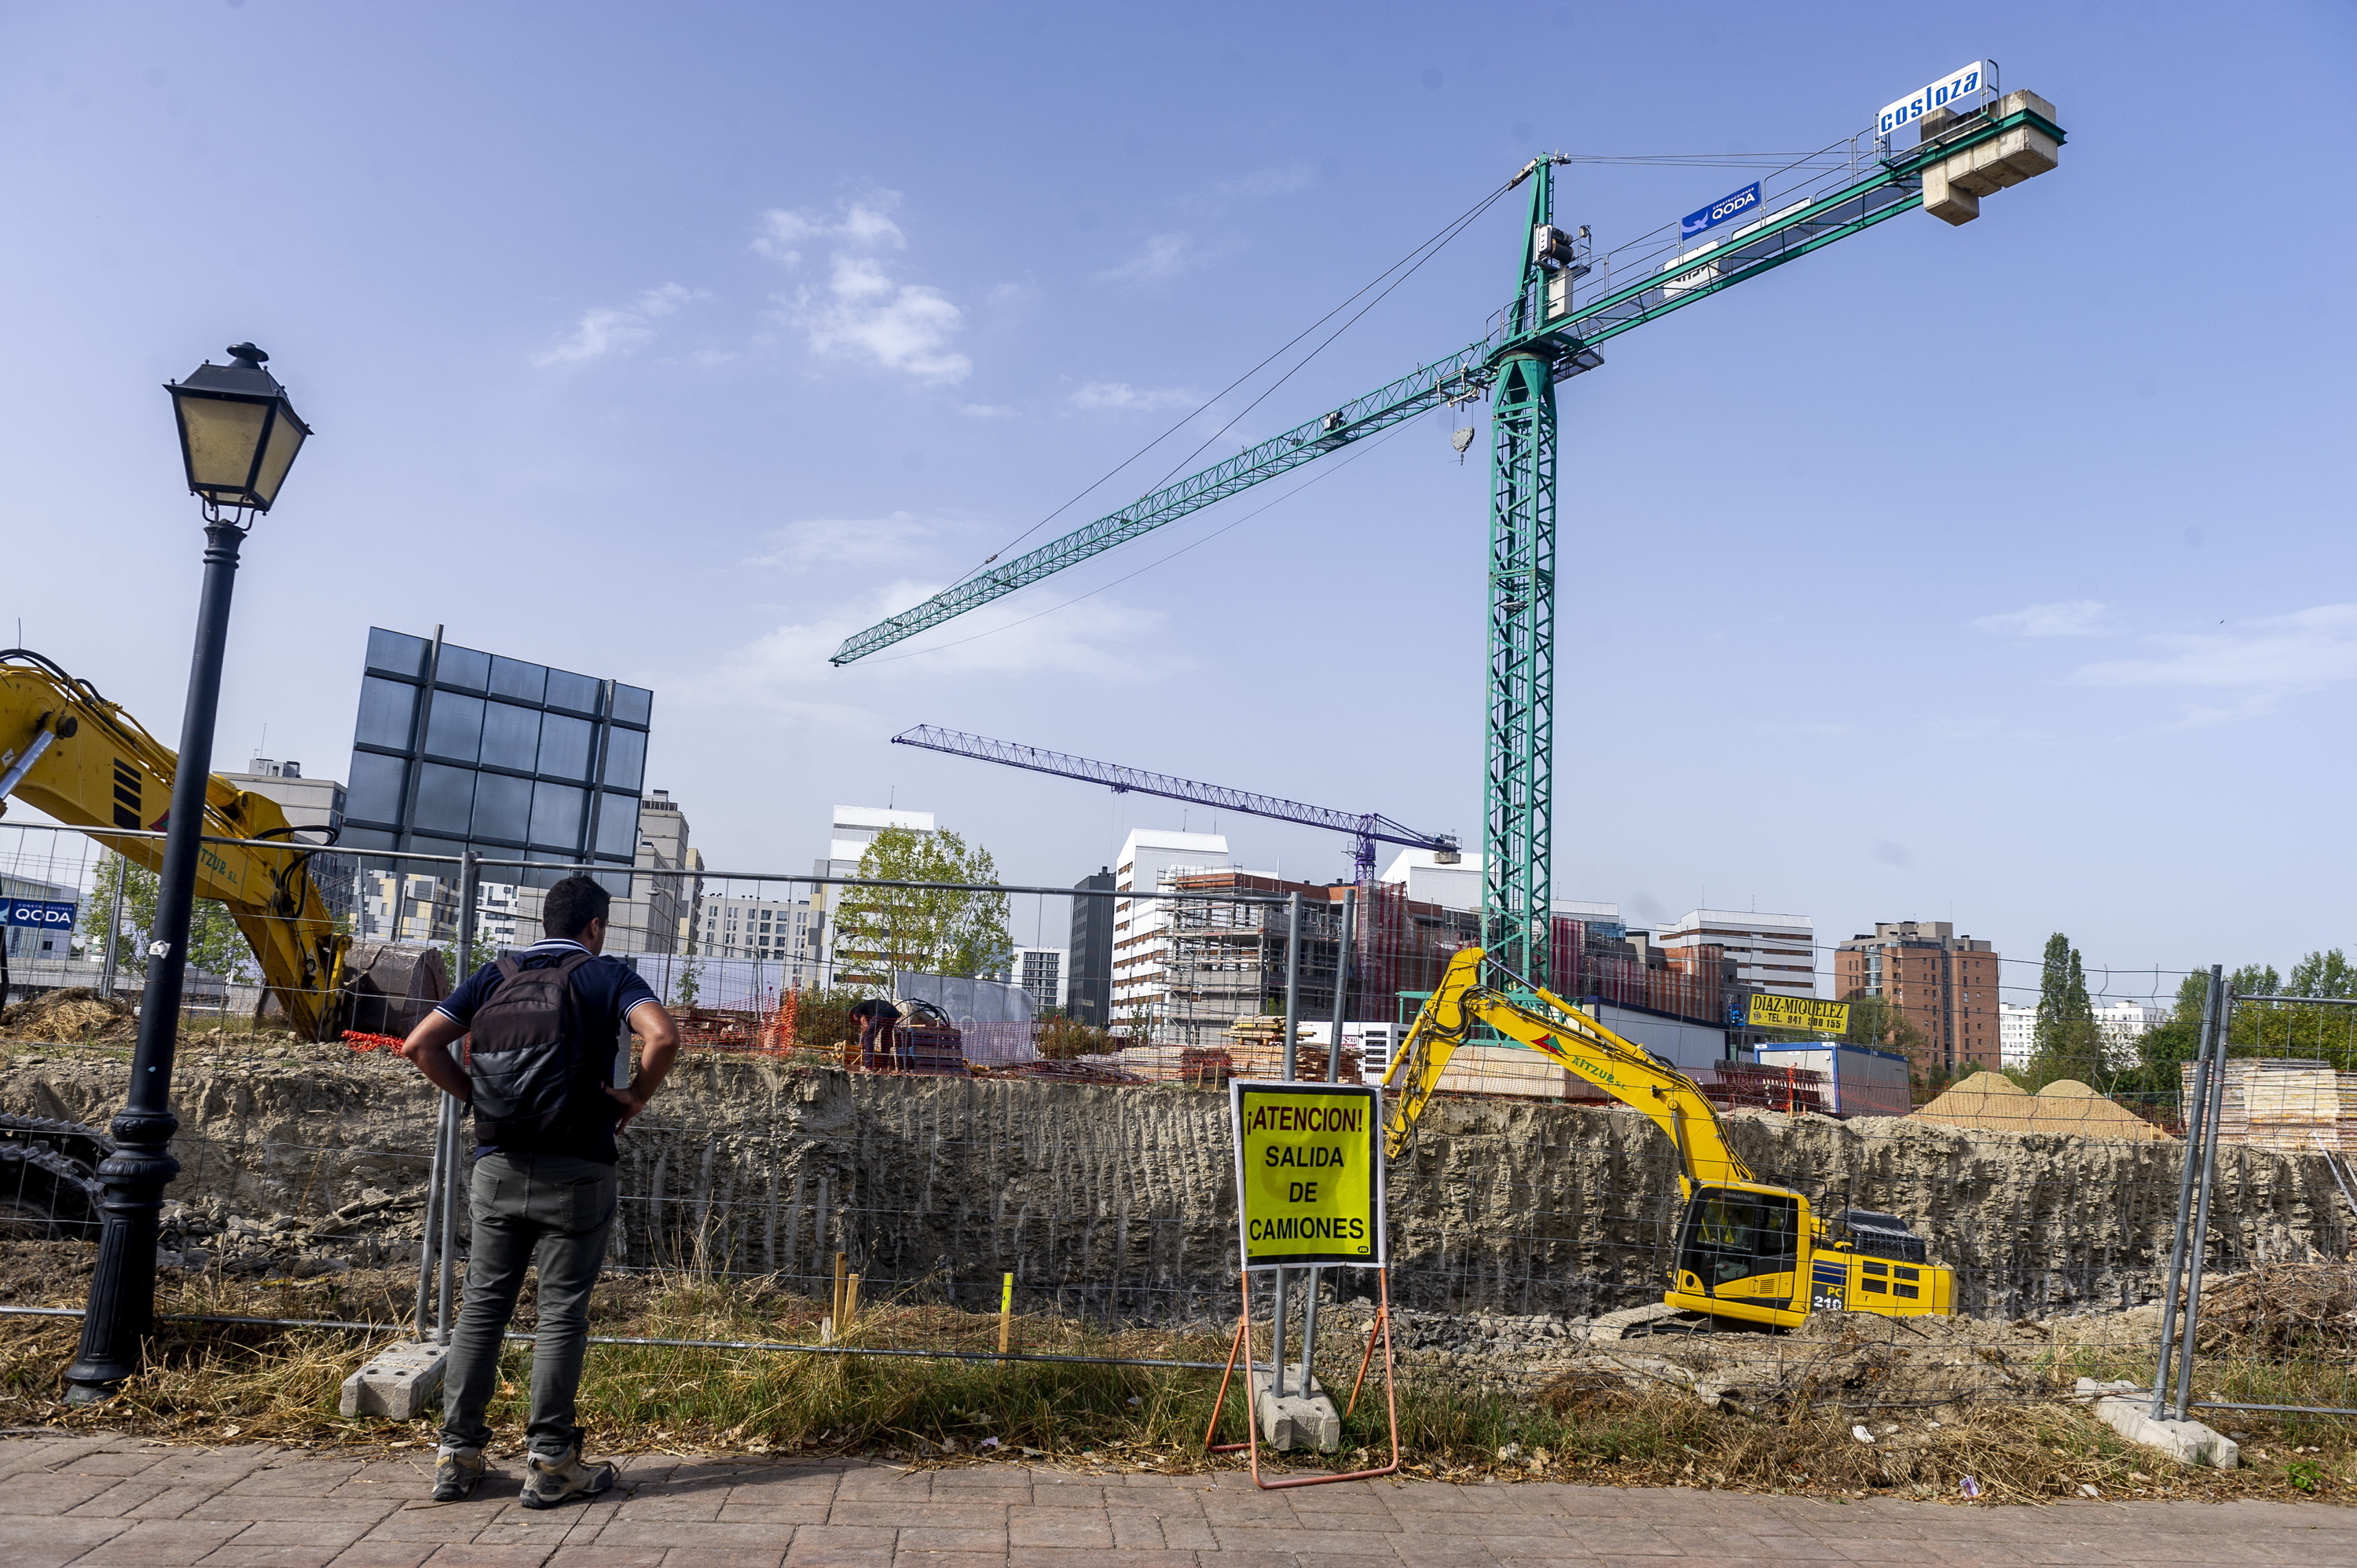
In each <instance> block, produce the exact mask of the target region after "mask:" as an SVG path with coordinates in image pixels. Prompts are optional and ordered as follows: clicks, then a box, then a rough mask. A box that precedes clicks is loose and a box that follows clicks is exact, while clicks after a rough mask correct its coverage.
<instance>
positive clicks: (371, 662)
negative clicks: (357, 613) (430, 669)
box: [368, 626, 433, 680]
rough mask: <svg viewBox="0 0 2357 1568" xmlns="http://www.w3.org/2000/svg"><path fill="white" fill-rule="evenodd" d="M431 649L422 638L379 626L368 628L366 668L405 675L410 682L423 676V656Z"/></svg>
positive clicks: (389, 673)
mask: <svg viewBox="0 0 2357 1568" xmlns="http://www.w3.org/2000/svg"><path fill="white" fill-rule="evenodd" d="M432 647H433V644H432V643H429V642H427V641H426V640H425V639H424V638H422V637H411V636H409V635H408V634H407V633H405V632H398V631H387V630H385V629H384V628H382V627H381V626H372V627H371V628H369V640H368V667H369V668H370V669H371V670H381V671H383V672H384V673H386V674H388V675H406V676H408V677H410V679H412V680H420V679H423V678H424V676H425V655H426V652H427V650H430V649H431V648H432Z"/></svg>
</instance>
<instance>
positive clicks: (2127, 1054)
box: [2095, 998, 2169, 1069]
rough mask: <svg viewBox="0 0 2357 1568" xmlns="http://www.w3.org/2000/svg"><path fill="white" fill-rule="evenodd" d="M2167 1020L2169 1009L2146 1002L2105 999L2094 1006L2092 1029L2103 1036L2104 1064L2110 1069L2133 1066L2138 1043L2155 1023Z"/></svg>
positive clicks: (2127, 999)
mask: <svg viewBox="0 0 2357 1568" xmlns="http://www.w3.org/2000/svg"><path fill="white" fill-rule="evenodd" d="M2168 1021H2169V1010H2168V1009H2167V1008H2164V1007H2156V1006H2154V1005H2153V1004H2151V1003H2149V1002H2138V1001H2136V1000H2135V999H2134V998H2123V999H2122V1000H2120V1001H2117V1002H2104V1003H2100V1004H2097V1006H2096V1008H2095V1029H2096V1031H2097V1032H2098V1033H2099V1034H2101V1035H2102V1036H2103V1039H2104V1066H2106V1067H2109V1068H2115V1069H2118V1068H2131V1067H2134V1066H2136V1058H2137V1056H2138V1054H2139V1047H2138V1045H2137V1042H2138V1041H2140V1040H2142V1039H2143V1038H2144V1036H2145V1035H2146V1034H2147V1032H2148V1031H2149V1030H2150V1029H2151V1028H2152V1027H2153V1026H2154V1025H2156V1024H2165V1023H2167V1022H2168Z"/></svg>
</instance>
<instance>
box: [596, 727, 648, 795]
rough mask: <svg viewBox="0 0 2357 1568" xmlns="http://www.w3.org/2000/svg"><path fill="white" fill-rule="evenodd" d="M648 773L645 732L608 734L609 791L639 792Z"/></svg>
mask: <svg viewBox="0 0 2357 1568" xmlns="http://www.w3.org/2000/svg"><path fill="white" fill-rule="evenodd" d="M646 773H647V737H646V734H645V732H644V731H641V730H634V729H615V730H608V731H607V732H606V777H605V779H603V780H601V782H603V783H604V784H605V785H606V786H607V787H608V789H628V790H629V791H630V793H631V794H633V795H636V794H637V793H638V792H639V789H640V784H641V783H642V782H643V781H644V779H645V778H646Z"/></svg>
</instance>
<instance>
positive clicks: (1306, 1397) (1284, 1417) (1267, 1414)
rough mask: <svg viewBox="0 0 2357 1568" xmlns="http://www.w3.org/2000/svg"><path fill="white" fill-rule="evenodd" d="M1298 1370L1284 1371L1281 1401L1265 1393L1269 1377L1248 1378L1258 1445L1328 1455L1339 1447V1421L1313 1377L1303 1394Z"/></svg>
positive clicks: (1340, 1426) (1331, 1403)
mask: <svg viewBox="0 0 2357 1568" xmlns="http://www.w3.org/2000/svg"><path fill="white" fill-rule="evenodd" d="M1297 1372H1298V1369H1288V1371H1287V1372H1286V1380H1285V1389H1286V1391H1285V1394H1284V1396H1283V1397H1282V1398H1280V1397H1278V1396H1277V1395H1275V1394H1273V1393H1271V1392H1269V1375H1268V1374H1267V1373H1266V1372H1254V1374H1253V1375H1252V1391H1253V1416H1254V1419H1255V1420H1257V1421H1258V1422H1259V1423H1260V1435H1261V1441H1262V1442H1264V1443H1265V1444H1268V1445H1269V1446H1270V1447H1271V1448H1275V1449H1280V1450H1282V1449H1292V1448H1314V1449H1316V1450H1317V1451H1318V1453H1320V1454H1331V1453H1333V1452H1334V1451H1335V1450H1336V1449H1338V1448H1340V1447H1341V1446H1342V1417H1341V1414H1340V1412H1338V1411H1336V1410H1335V1408H1334V1402H1333V1401H1332V1400H1330V1399H1329V1398H1327V1397H1326V1390H1325V1389H1324V1388H1323V1387H1322V1386H1321V1385H1320V1384H1319V1383H1318V1380H1317V1379H1316V1378H1315V1377H1312V1378H1311V1379H1310V1380H1309V1387H1308V1390H1307V1391H1304V1390H1303V1389H1302V1388H1301V1386H1300V1382H1299V1379H1298V1376H1297Z"/></svg>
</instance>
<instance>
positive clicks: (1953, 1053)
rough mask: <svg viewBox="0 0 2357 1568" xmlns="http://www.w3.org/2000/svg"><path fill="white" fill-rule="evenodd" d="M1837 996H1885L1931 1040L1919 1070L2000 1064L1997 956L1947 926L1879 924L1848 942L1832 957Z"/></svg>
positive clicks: (1961, 1070) (1957, 1071)
mask: <svg viewBox="0 0 2357 1568" xmlns="http://www.w3.org/2000/svg"><path fill="white" fill-rule="evenodd" d="M1834 993H1835V995H1837V996H1839V997H1841V998H1843V999H1844V1000H1845V1001H1855V1000H1857V998H1859V997H1861V996H1880V997H1885V998H1888V999H1889V1002H1890V1003H1891V1004H1892V1005H1893V1006H1895V1007H1896V1008H1897V1009H1898V1010H1899V1012H1900V1014H1901V1015H1904V1016H1905V1018H1906V1019H1907V1021H1908V1022H1909V1023H1910V1024H1912V1025H1914V1026H1915V1027H1916V1028H1918V1029H1920V1030H1921V1031H1922V1034H1923V1037H1924V1039H1925V1040H1926V1041H1928V1042H1929V1044H1928V1046H1927V1047H1925V1050H1924V1053H1923V1059H1922V1060H1921V1061H1919V1062H1918V1063H1917V1064H1916V1065H1917V1066H1919V1067H1921V1068H1925V1069H1937V1070H1940V1071H1942V1072H1943V1073H1945V1074H1947V1075H1948V1076H1951V1077H1953V1076H1956V1075H1958V1074H1961V1073H1964V1072H1969V1071H1973V1070H1975V1069H1981V1068H1988V1069H1995V1068H1996V1067H1997V1066H1998V1065H1999V1063H2000V1061H2001V1059H2002V1048H2003V1047H2002V1036H2001V1035H2000V1034H1999V1031H1998V1023H1997V955H1996V950H1995V949H1994V948H1993V947H1991V946H1990V944H1988V943H1987V942H1984V941H1975V940H1973V939H1972V938H1971V937H1960V936H1958V935H1956V928H1955V927H1954V926H1953V925H1951V924H1950V923H1949V922H1947V921H1945V920H1882V921H1877V922H1876V924H1875V928H1874V929H1873V930H1872V931H1871V932H1870V933H1861V934H1859V935H1857V936H1855V937H1852V938H1850V940H1847V941H1846V942H1844V943H1842V944H1841V946H1840V947H1839V948H1837V949H1835V952H1834Z"/></svg>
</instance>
